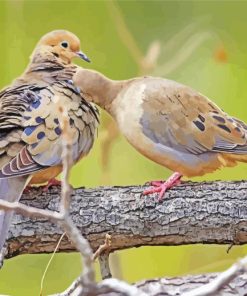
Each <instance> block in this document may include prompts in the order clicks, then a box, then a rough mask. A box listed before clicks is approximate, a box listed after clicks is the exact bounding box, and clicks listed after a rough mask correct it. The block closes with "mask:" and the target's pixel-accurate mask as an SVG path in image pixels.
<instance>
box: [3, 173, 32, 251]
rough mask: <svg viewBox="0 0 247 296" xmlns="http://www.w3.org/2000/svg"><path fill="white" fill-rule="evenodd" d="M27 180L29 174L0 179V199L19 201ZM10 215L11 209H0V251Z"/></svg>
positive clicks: (9, 221) (11, 213)
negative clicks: (6, 210)
mask: <svg viewBox="0 0 247 296" xmlns="http://www.w3.org/2000/svg"><path fill="white" fill-rule="evenodd" d="M29 180H30V178H29V176H21V177H16V178H10V179H0V199H4V200H6V201H10V202H14V201H19V199H20V198H21V195H22V192H23V190H24V189H25V187H26V185H27V183H28V182H29ZM12 216H13V211H8V212H5V211H2V210H0V251H1V250H2V248H3V246H4V243H5V241H6V238H7V235H8V230H9V227H10V224H11V219H12Z"/></svg>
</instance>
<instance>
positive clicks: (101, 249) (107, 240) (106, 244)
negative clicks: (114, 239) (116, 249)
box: [93, 233, 111, 260]
mask: <svg viewBox="0 0 247 296" xmlns="http://www.w3.org/2000/svg"><path fill="white" fill-rule="evenodd" d="M110 247H111V235H110V234H108V233H107V234H106V236H105V241H104V244H103V245H100V246H99V248H98V249H97V251H96V252H95V253H94V254H93V260H95V259H97V258H98V257H99V256H100V255H101V254H102V253H103V252H104V251H106V250H107V249H108V250H109V248H110Z"/></svg>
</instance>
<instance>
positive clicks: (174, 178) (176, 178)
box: [143, 172, 182, 201]
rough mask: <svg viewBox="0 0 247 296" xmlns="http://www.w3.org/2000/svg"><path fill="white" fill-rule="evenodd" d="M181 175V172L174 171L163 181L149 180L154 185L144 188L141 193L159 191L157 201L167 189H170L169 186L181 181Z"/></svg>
mask: <svg viewBox="0 0 247 296" xmlns="http://www.w3.org/2000/svg"><path fill="white" fill-rule="evenodd" d="M181 177H182V174H180V173H178V172H175V173H173V174H172V175H171V176H170V177H169V178H168V180H166V181H165V182H161V181H153V182H151V185H152V186H154V187H153V188H150V189H147V190H145V191H144V192H143V195H148V194H152V193H156V192H159V198H158V201H162V200H163V198H164V194H165V192H166V191H167V189H170V188H172V187H174V186H176V185H178V184H179V183H180V182H181V181H180V179H181Z"/></svg>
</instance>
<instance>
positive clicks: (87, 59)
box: [76, 51, 91, 63]
mask: <svg viewBox="0 0 247 296" xmlns="http://www.w3.org/2000/svg"><path fill="white" fill-rule="evenodd" d="M76 55H77V56H78V57H79V58H81V59H83V60H84V61H86V62H88V63H90V62H91V61H90V59H89V58H88V56H87V55H85V53H83V52H82V51H78V52H77V53H76Z"/></svg>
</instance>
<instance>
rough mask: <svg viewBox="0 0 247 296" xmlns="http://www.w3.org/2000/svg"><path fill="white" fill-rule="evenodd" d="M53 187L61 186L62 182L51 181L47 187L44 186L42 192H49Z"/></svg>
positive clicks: (53, 179)
mask: <svg viewBox="0 0 247 296" xmlns="http://www.w3.org/2000/svg"><path fill="white" fill-rule="evenodd" d="M52 186H61V181H59V180H57V179H55V178H52V179H50V180H49V181H48V183H47V184H46V185H45V186H42V191H43V192H47V191H48V190H49V188H50V187H52Z"/></svg>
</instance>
